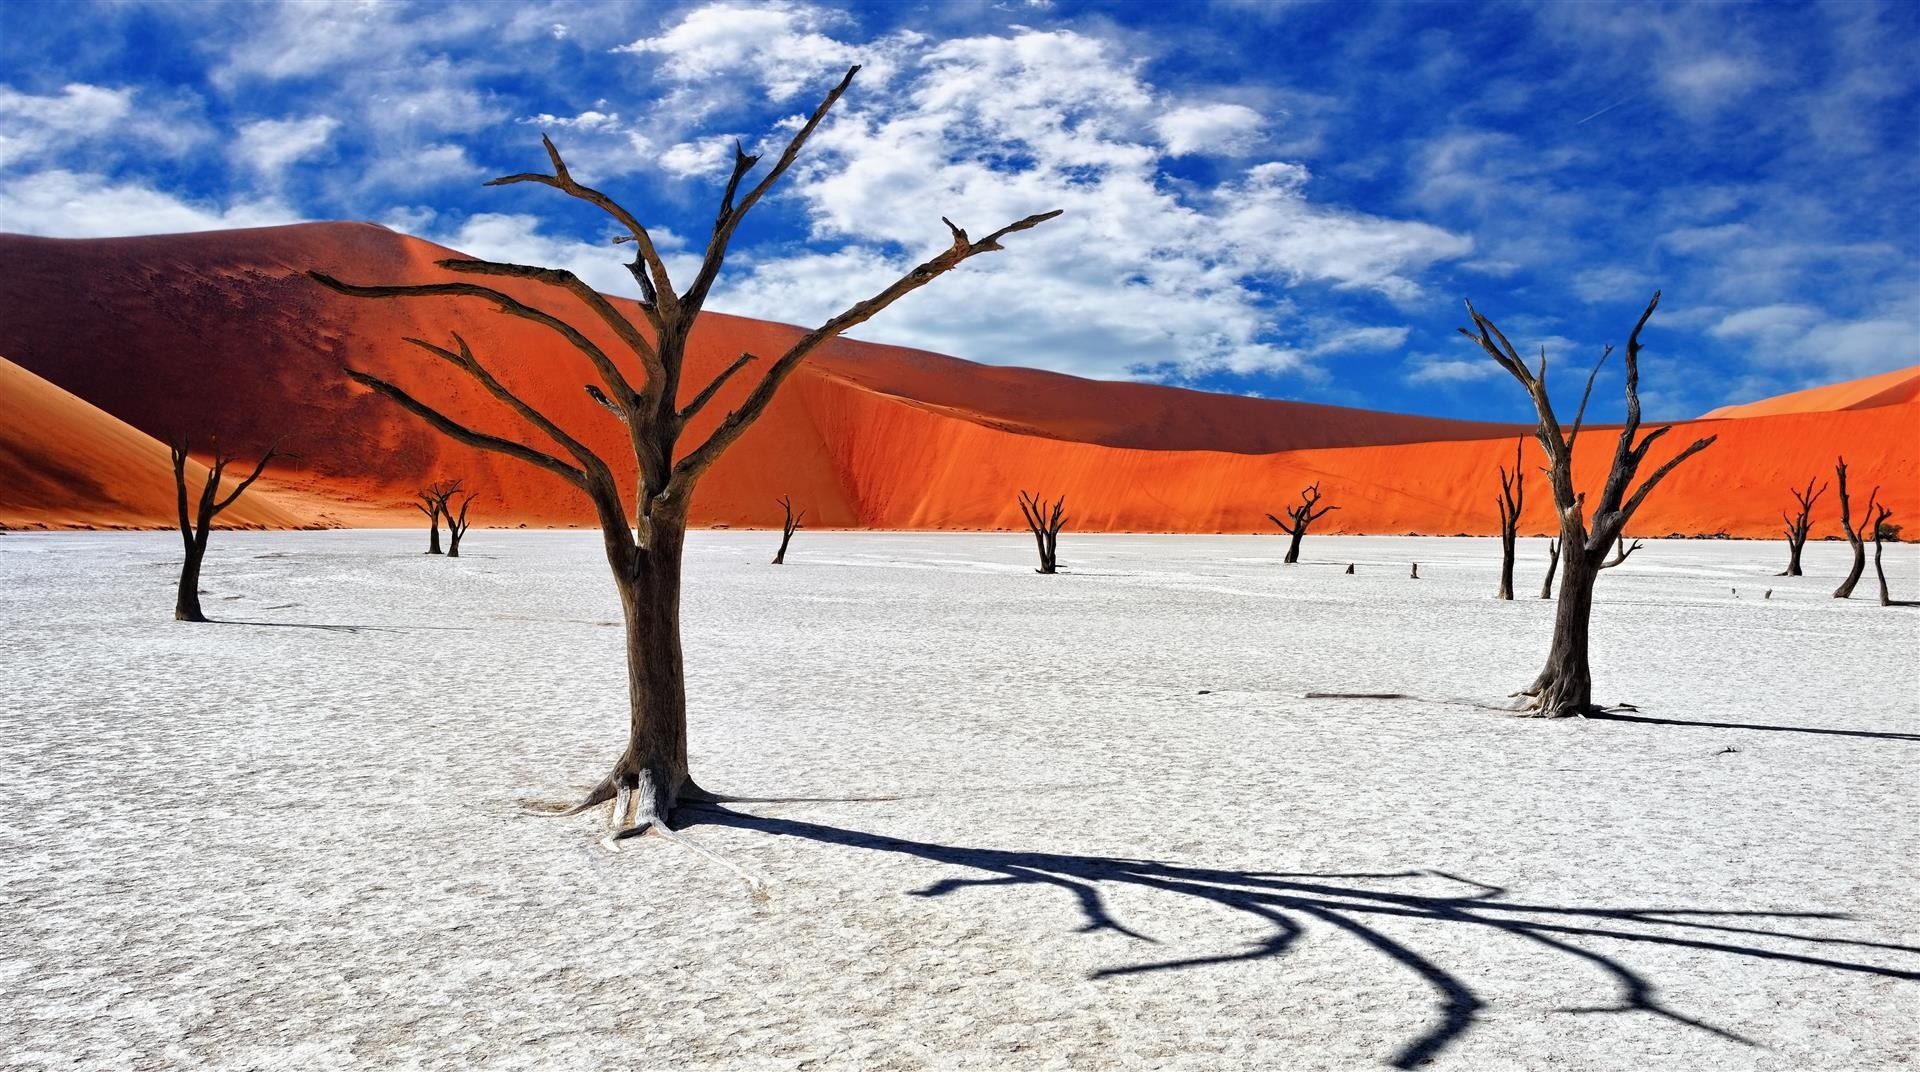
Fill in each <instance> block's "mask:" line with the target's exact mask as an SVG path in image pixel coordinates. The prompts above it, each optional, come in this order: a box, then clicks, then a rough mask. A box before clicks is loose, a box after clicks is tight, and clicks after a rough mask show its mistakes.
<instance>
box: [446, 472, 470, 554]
mask: <svg viewBox="0 0 1920 1072" xmlns="http://www.w3.org/2000/svg"><path fill="white" fill-rule="evenodd" d="M459 485H460V482H459V481H457V480H456V481H454V486H455V487H459ZM448 498H449V499H451V498H452V493H451V492H449V493H448ZM473 500H474V496H473V495H471V494H469V495H468V496H467V497H466V498H464V499H461V500H460V512H459V513H458V514H456V513H454V511H453V506H452V504H451V503H446V504H443V506H442V510H441V512H442V513H444V514H445V515H446V517H447V557H448V558H459V557H460V538H461V537H462V536H465V535H466V534H467V528H468V526H469V525H470V524H471V522H469V521H468V520H467V508H468V507H470V506H472V505H473Z"/></svg>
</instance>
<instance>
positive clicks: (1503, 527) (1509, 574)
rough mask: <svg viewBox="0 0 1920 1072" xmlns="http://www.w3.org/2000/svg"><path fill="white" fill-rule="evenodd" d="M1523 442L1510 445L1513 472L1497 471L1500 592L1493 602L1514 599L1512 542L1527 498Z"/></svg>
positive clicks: (1496, 501) (1505, 468)
mask: <svg viewBox="0 0 1920 1072" xmlns="http://www.w3.org/2000/svg"><path fill="white" fill-rule="evenodd" d="M1526 442H1527V441H1526V440H1525V439H1521V440H1519V441H1518V442H1516V443H1514V445H1513V472H1511V473H1509V472H1507V467H1506V466H1504V465H1503V466H1501V467H1500V494H1499V495H1498V496H1497V497H1496V498H1495V499H1494V502H1495V503H1496V504H1497V505H1498V506H1499V507H1500V591H1499V592H1498V593H1496V594H1495V596H1494V598H1495V599H1512V598H1513V550H1514V542H1515V540H1516V538H1517V537H1518V536H1519V534H1520V508H1521V506H1522V505H1524V504H1525V503H1526V494H1527V488H1526V483H1525V478H1524V475H1523V473H1522V471H1521V469H1520V448H1521V447H1523V446H1525V445H1526Z"/></svg>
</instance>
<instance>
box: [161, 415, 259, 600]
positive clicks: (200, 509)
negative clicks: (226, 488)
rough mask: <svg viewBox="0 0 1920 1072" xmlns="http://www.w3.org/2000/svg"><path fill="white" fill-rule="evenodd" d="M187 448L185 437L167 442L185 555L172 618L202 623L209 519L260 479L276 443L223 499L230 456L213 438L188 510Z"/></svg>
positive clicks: (210, 530) (209, 532) (210, 528)
mask: <svg viewBox="0 0 1920 1072" xmlns="http://www.w3.org/2000/svg"><path fill="white" fill-rule="evenodd" d="M187 448H188V443H187V441H186V439H184V438H182V439H178V440H175V441H174V442H173V444H172V445H171V453H172V455H173V487H174V492H175V497H176V500H177V505H178V507H179V513H180V542H181V544H182V545H184V548H185V550H186V557H185V558H184V559H182V561H181V563H180V588H179V591H178V593H177V594H176V595H175V596H174V601H173V619H174V621H177V622H204V621H206V620H207V616H206V615H205V614H203V613H201V611H200V564H201V563H202V562H204V561H205V560H206V557H207V538H208V536H210V535H211V534H212V530H213V519H214V518H215V517H218V516H219V515H220V512H221V511H223V510H225V509H226V508H227V507H229V506H232V505H233V504H234V500H236V499H238V498H240V495H241V493H242V492H244V491H246V490H247V489H248V488H249V487H252V486H253V482H254V481H256V480H258V479H260V474H261V472H262V471H264V470H265V469H266V467H267V463H268V462H269V461H272V460H273V456H274V452H275V451H276V450H278V449H279V448H278V445H277V444H276V445H275V446H272V447H268V448H267V452H266V453H265V454H262V455H261V456H260V461H259V463H258V464H256V465H255V466H254V467H253V472H251V473H248V474H247V478H246V479H245V480H242V481H241V482H240V483H239V484H237V485H235V486H234V489H233V491H232V492H230V493H229V494H228V495H227V496H226V497H225V498H221V497H220V478H221V476H222V474H224V473H225V472H226V471H227V466H229V465H231V464H233V459H232V458H229V457H227V455H226V454H225V453H224V452H223V451H221V450H220V444H219V442H218V441H217V440H216V441H215V443H214V450H213V464H212V465H210V466H208V467H207V480H206V483H204V484H202V485H201V486H200V498H199V502H198V504H197V505H196V506H195V507H194V509H193V511H192V512H191V513H189V512H188V510H187Z"/></svg>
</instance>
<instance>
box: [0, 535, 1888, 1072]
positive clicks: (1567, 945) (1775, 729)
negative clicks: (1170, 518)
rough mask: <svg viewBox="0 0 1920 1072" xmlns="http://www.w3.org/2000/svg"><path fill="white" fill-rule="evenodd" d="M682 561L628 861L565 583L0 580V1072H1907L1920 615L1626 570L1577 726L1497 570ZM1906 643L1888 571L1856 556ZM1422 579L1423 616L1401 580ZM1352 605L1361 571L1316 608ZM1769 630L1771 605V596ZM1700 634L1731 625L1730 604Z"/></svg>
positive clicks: (1259, 556) (398, 549) (1416, 586)
mask: <svg viewBox="0 0 1920 1072" xmlns="http://www.w3.org/2000/svg"><path fill="white" fill-rule="evenodd" d="M776 539H777V534H769V533H765V532H708V533H700V534H697V535H696V537H695V538H694V539H693V541H692V546H691V549H690V551H689V566H688V579H687V591H686V618H687V627H686V649H687V659H688V663H689V676H690V687H689V693H690V705H691V723H692V733H693V746H692V750H693V757H694V765H695V772H696V775H697V776H698V777H699V778H700V779H701V780H702V781H703V782H704V783H706V784H707V785H708V786H710V787H712V788H716V789H719V790H721V791H723V792H736V793H760V794H768V793H771V794H789V795H826V796H833V795H850V794H851V795H867V796H876V797H897V798H899V799H895V800H888V801H873V802H864V803H820V804H784V805H760V806H751V807H742V808H741V809H740V811H741V812H742V813H744V814H741V815H734V816H727V815H719V816H711V815H710V816H701V817H697V818H696V819H695V820H694V821H693V822H692V824H691V825H690V826H689V827H688V828H687V829H688V834H689V836H691V837H693V838H696V839H698V840H699V841H700V842H702V843H703V844H705V845H707V846H709V847H711V848H713V849H715V850H718V851H719V852H720V853H722V854H724V855H725V856H727V857H729V858H730V859H732V860H733V861H735V862H737V863H738V864H740V865H741V866H742V867H745V868H747V869H749V870H751V871H752V872H754V873H755V874H757V875H759V876H761V877H762V879H763V880H764V889H765V892H764V895H762V896H755V895H753V894H752V893H750V891H749V889H748V888H747V886H746V885H745V884H743V883H742V882H741V881H740V880H739V879H738V878H737V877H736V876H735V875H734V874H732V873H731V872H729V871H728V870H726V869H725V868H723V867H720V866H717V865H715V864H713V863H711V862H708V861H706V860H703V859H701V858H700V857H698V856H695V855H692V854H690V853H688V852H686V851H684V850H682V849H681V848H678V847H676V846H674V845H672V844H669V843H667V842H665V841H662V840H660V839H655V838H643V839H638V840H636V841H632V842H628V843H626V849H625V851H624V852H622V853H620V854H618V855H611V854H608V853H605V852H603V851H602V850H600V849H599V848H597V847H596V845H595V837H596V835H597V833H598V831H599V823H600V821H601V820H600V818H599V816H598V815H587V816H580V817H577V818H569V819H555V818H540V817H530V816H527V815H525V814H523V813H522V812H521V811H520V810H519V808H520V805H519V802H520V801H521V800H523V799H529V798H536V799H540V798H544V799H554V798H558V797H562V796H565V795H567V794H572V793H578V792H580V791H581V790H583V789H584V788H585V787H586V786H587V785H588V784H589V783H591V782H592V781H593V780H595V779H596V778H597V777H598V776H599V775H600V774H601V773H603V772H604V769H605V767H606V765H607V763H608V762H609V761H610V760H611V759H612V757H613V754H614V752H615V750H616V749H617V747H618V745H619V743H620V735H621V733H622V732H623V725H624V719H625V706H624V705H625V700H624V688H625V682H624V673H623V670H622V664H621V659H620V642H621V640H620V630H619V629H618V628H617V627H616V626H615V625H614V620H615V619H616V617H617V613H618V612H617V605H616V603H615V600H614V596H613V592H612V590H611V588H610V586H609V583H608V581H607V580H606V577H605V573H604V567H603V565H602V563H601V561H600V559H599V549H598V539H597V537H595V536H592V535H589V534H586V533H581V532H568V533H540V532H491V531H481V530H476V531H474V532H473V533H472V534H471V535H470V536H469V537H468V548H467V555H466V557H463V558H461V559H458V560H447V559H443V558H428V557H426V556H423V555H421V554H420V553H419V550H420V547H421V544H422V543H423V537H422V534H420V533H414V532H404V533H403V532H328V533H221V534H218V535H217V536H216V537H215V539H214V543H213V547H212V551H211V553H210V558H209V563H208V569H207V574H206V576H205V578H204V586H205V588H206V589H207V590H208V592H209V595H208V597H207V599H206V604H207V607H208V611H209V613H210V614H212V615H214V616H215V617H218V618H223V619H229V620H230V624H211V625H201V626H192V625H183V624H176V623H174V622H172V621H170V620H169V617H170V610H171V607H172V598H173V596H172V584H173V574H174V571H175V569H176V558H177V555H178V543H177V538H175V537H172V536H170V535H168V534H164V533H145V534H93V533H79V534H17V533H16V534H10V535H5V536H0V731H3V732H4V737H3V738H0V1063H4V1065H5V1066H6V1067H9V1068H13V1067H18V1068H40V1067H57V1068H87V1069H96V1068H103V1069H110V1068H140V1069H146V1068H163V1067H166V1068H173V1067H181V1068H191V1067H219V1068H302V1069H307V1068H331V1067H395V1066H407V1067H424V1068H453V1067H498V1068H529V1069H559V1068H581V1069H589V1068H612V1067H630V1068H684V1067H701V1068H706V1067H715V1068H746V1069H760V1068H860V1069H911V1068H978V1069H1002V1068H1068V1067H1072V1068H1192V1069H1216V1068H1263V1069H1265V1068H1271V1069H1314V1068H1380V1067H1389V1066H1392V1065H1395V1064H1399V1065H1401V1066H1406V1067H1411V1066H1414V1065H1418V1064H1420V1063H1422V1062H1423V1061H1426V1062H1430V1067H1434V1068H1450V1069H1475V1070H1478V1069H1603V1068H1604V1069H1623V1070H1628V1069H1631V1070H1640V1069H1650V1068H1671V1069H1686V1070H1696V1069H1782V1070H1785V1069H1796V1070H1797V1069H1812V1068H1833V1069H1842V1068H1844V1069H1866V1068H1909V1067H1913V1062H1914V1060H1915V1058H1914V1055H1915V1054H1916V1053H1920V981H1916V980H1917V979H1920V949H1916V948H1915V947H1920V898H1917V897H1916V894H1915V890H1916V888H1917V887H1920V871H1917V869H1916V860H1920V793H1916V787H1917V786H1920V609H1886V608H1882V607H1880V606H1878V605H1877V601H1876V600H1874V599H1873V598H1872V580H1871V574H1870V573H1869V577H1868V580H1867V582H1866V583H1865V584H1863V586H1862V589H1861V591H1862V594H1863V595H1865V596H1867V597H1868V598H1855V599H1853V600H1852V601H1848V602H1841V601H1836V600H1833V599H1831V598H1829V596H1828V593H1829V592H1830V590H1831V589H1832V587H1833V585H1834V583H1835V580H1836V578H1837V575H1838V574H1839V572H1840V571H1841V567H1842V564H1843V562H1844V559H1845V557H1846V554H1847V551H1846V548H1845V546H1844V545H1843V544H1835V543H1820V544H1815V545H1812V546H1810V547H1809V549H1808V554H1807V562H1808V566H1809V569H1810V572H1811V574H1812V576H1809V577H1806V578H1800V579H1788V578H1775V577H1771V576H1769V575H1768V574H1769V573H1771V571H1773V570H1775V569H1777V568H1779V564H1780V562H1781V560H1782V559H1783V558H1784V552H1783V549H1782V547H1781V545H1779V544H1777V543H1776V544H1767V543H1748V542H1666V541H1654V542H1649V543H1648V544H1647V545H1646V547H1645V548H1644V549H1642V550H1641V551H1640V552H1639V553H1638V554H1637V555H1635V556H1634V557H1633V558H1632V559H1631V560H1630V561H1629V562H1628V563H1627V564H1626V565H1625V566H1623V567H1621V568H1619V569H1617V570H1613V571H1609V572H1608V573H1606V574H1604V575H1603V576H1602V578H1601V581H1600V603H1599V607H1598V609H1597V611H1596V613H1595V619H1596V620H1595V644H1594V647H1595V651H1594V670H1595V677H1596V682H1597V690H1596V691H1597V694H1598V695H1597V697H1596V698H1597V699H1600V700H1603V701H1625V702H1631V703H1633V704H1635V705H1637V707H1638V709H1639V710H1638V713H1637V715H1636V716H1635V717H1634V719H1632V720H1625V721H1622V720H1597V719H1595V720H1569V721H1555V722H1544V721H1534V720H1521V719H1515V718H1512V717H1509V716H1505V715H1501V714H1496V713H1493V712H1490V711H1486V710H1482V709H1479V708H1475V707H1471V706H1465V705H1459V704H1450V703H1443V702H1435V701H1429V700H1411V701H1409V700H1318V699H1316V700H1308V699H1304V698H1303V694H1304V693H1307V692H1309V691H1358V692H1394V693H1408V694H1415V695H1419V696H1425V697H1434V698H1449V697H1457V698H1469V699H1480V700H1497V699H1499V698H1500V697H1502V696H1503V695H1504V694H1505V693H1507V692H1509V691H1510V690H1511V689H1513V688H1514V687H1517V686H1519V685H1521V684H1524V683H1525V682H1526V680H1527V679H1528V678H1529V677H1530V676H1531V674H1532V673H1533V672H1534V671H1535V670H1536V669H1537V668H1538V663H1539V660H1540V658H1541V656H1542V655H1543V653H1544V650H1545V645H1546V640H1547V630H1548V625H1549V620H1550V616H1551V613H1552V606H1551V604H1550V603H1549V602H1545V601H1542V600H1539V599H1535V598H1532V595H1533V593H1534V592H1536V591H1537V589H1538V585H1539V576H1540V572H1541V570H1542V568H1543V566H1544V547H1543V542H1542V541H1537V540H1536V541H1527V543H1526V546H1525V547H1524V549H1523V552H1522V561H1521V578H1520V581H1519V585H1520V588H1521V589H1522V592H1521V594H1522V596H1523V598H1521V599H1520V600H1518V601H1515V602H1512V603H1501V602H1497V601H1495V600H1493V599H1492V598H1490V594H1491V591H1492V589H1493V587H1494V569H1493V564H1494V560H1495V559H1496V557H1497V553H1498V552H1497V547H1496V545H1495V544H1494V542H1493V541H1491V540H1470V539H1412V538H1407V539H1386V538H1379V539H1375V538H1331V537H1328V538H1323V537H1309V538H1308V541H1307V545H1306V554H1307V558H1308V559H1309V561H1307V562H1305V563H1303V564H1301V565H1299V566H1296V567H1287V568H1283V567H1282V566H1281V565H1280V564H1279V555H1280V553H1281V551H1282V550H1283V544H1282V542H1281V540H1280V539H1279V538H1260V537H1155V536H1081V535H1075V534H1074V533H1072V532H1068V533H1067V534H1066V535H1065V536H1064V537H1063V539H1062V546H1061V551H1062V558H1063V561H1064V562H1065V563H1066V565H1067V567H1068V568H1069V569H1070V570H1071V571H1072V572H1071V573H1070V574H1068V575H1062V576H1056V577H1041V576H1037V575H1036V574H1034V573H1033V571H1032V570H1031V569H1030V568H1029V567H1030V561H1029V560H1030V559H1031V557H1032V546H1031V542H1030V541H1029V540H1028V539H1027V538H1026V537H1025V536H1024V535H1014V534H884V533H867V534H860V533H830V532H810V531H805V530H803V531H802V532H801V533H800V534H799V535H798V536H797V537H796V538H795V541H794V546H793V551H792V553H791V555H790V556H789V563H788V564H787V565H786V566H784V567H781V568H773V567H770V566H768V565H767V562H766V560H767V558H768V557H769V553H770V552H771V550H772V545H773V543H774V542H775V541H776ZM1889 559H1890V561H1891V564H1892V566H1893V567H1894V568H1893V570H1892V572H1893V574H1894V581H1895V586H1896V595H1906V596H1908V597H1920V547H1915V546H1911V545H1905V546H1899V547H1896V548H1890V549H1889ZM1413 561H1418V562H1419V563H1420V573H1421V578H1422V579H1421V580H1418V581H1415V580H1410V579H1409V578H1408V576H1407V573H1408V565H1409V563H1410V562H1413ZM1348 562H1355V563H1358V572H1357V573H1356V574H1355V575H1354V576H1346V575H1344V574H1343V573H1342V570H1343V569H1344V567H1345V566H1346V564H1347V563H1348ZM1769 588H1771V589H1772V590H1773V596H1772V598H1771V599H1765V598H1762V593H1763V592H1765V591H1766V590H1767V589H1769ZM1736 590H1737V594H1736Z"/></svg>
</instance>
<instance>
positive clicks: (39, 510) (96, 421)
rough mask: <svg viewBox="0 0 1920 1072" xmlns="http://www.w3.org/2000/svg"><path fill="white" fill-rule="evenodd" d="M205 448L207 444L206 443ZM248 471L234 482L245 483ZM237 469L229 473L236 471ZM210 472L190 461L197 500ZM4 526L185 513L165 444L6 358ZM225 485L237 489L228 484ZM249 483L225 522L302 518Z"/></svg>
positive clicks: (2, 373) (121, 522) (145, 519)
mask: <svg viewBox="0 0 1920 1072" xmlns="http://www.w3.org/2000/svg"><path fill="white" fill-rule="evenodd" d="M203 445H204V444H203ZM254 461H255V459H254V458H252V457H249V458H247V459H246V463H247V469H246V470H245V471H243V472H241V473H240V474H239V475H238V476H233V477H230V481H231V480H240V479H244V478H245V476H246V473H247V472H250V471H251V470H252V464H253V462H254ZM228 472H229V473H231V472H232V470H231V469H229V470H228ZM206 479H207V470H206V467H205V466H204V465H202V464H200V462H199V461H197V460H194V459H191V458H190V459H188V461H187V487H188V490H189V493H190V494H192V495H195V496H197V495H198V494H199V490H200V488H201V486H202V485H203V484H205V483H206ZM0 481H4V482H5V487H4V489H0V528H42V527H44V528H147V527H151V526H153V525H156V524H165V525H172V524H174V523H175V521H176V519H177V517H178V513H177V510H176V500H177V493H176V492H175V490H174V483H173V459H172V456H171V455H170V454H169V453H168V450H167V446H166V444H164V443H162V442H160V441H159V440H157V439H155V438H153V437H152V436H150V435H147V434H146V433H145V432H142V431H140V430H139V429H137V428H134V427H133V426H131V425H129V424H127V423H126V422H124V421H121V420H117V419H115V418H114V417H113V416H112V415H111V414H108V413H106V412H104V411H102V410H100V409H98V408H96V407H95V406H93V405H90V404H89V403H87V402H85V401H82V400H81V399H78V398H75V397H74V396H73V395H71V394H69V393H67V392H66V391H63V390H61V389H60V388H58V387H55V386H54V385H53V384H51V383H48V382H47V381H45V380H43V379H41V378H40V377H38V376H35V375H34V374H33V373H31V372H28V371H27V370H26V369H23V368H21V367H20V366H18V365H16V364H14V363H13V362H11V361H8V360H6V359H5V358H0ZM225 486H227V487H232V483H231V482H229V483H227V484H226V485H225ZM258 488H259V485H258V484H256V485H254V487H253V488H249V489H248V490H247V491H246V493H245V494H243V495H241V496H240V498H238V499H236V500H234V503H233V505H232V506H230V507H228V508H227V509H226V510H225V511H224V512H222V513H221V514H220V516H219V518H218V519H217V524H218V525H219V526H220V527H222V528H289V527H293V526H297V525H300V524H302V523H303V522H302V520H301V516H300V513H299V512H298V511H293V510H288V509H285V508H283V507H281V506H279V505H277V504H275V503H274V502H272V501H271V500H270V499H268V497H267V496H265V495H262V494H260V493H259V491H258Z"/></svg>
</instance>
